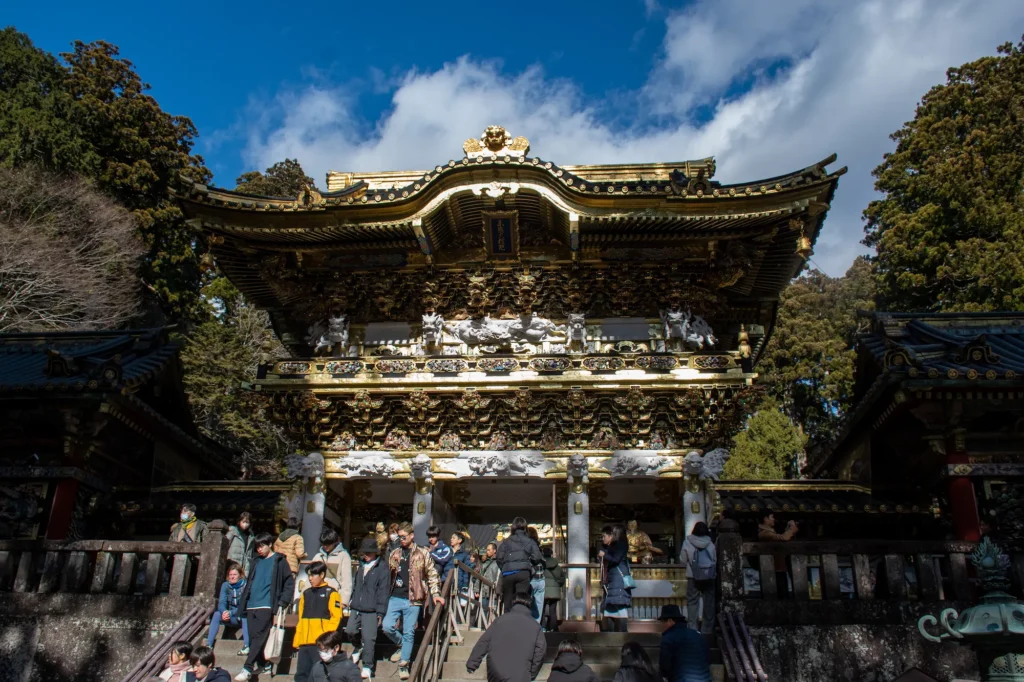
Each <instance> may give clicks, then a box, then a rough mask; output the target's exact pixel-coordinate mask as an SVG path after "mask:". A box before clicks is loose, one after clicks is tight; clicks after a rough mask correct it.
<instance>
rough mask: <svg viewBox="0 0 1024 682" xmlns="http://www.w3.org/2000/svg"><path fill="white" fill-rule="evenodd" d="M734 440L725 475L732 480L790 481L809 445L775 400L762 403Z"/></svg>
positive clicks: (766, 400)
mask: <svg viewBox="0 0 1024 682" xmlns="http://www.w3.org/2000/svg"><path fill="white" fill-rule="evenodd" d="M732 440H733V448H732V456H731V457H730V458H729V461H728V462H726V464H725V473H724V474H723V478H726V479H730V480H772V479H780V478H789V477H790V476H791V475H792V473H793V472H794V470H795V469H796V464H797V461H798V459H799V458H800V456H801V454H802V453H803V451H804V447H805V446H806V445H807V436H805V435H804V434H803V433H801V432H800V429H798V428H797V427H796V425H795V424H793V422H792V421H791V420H790V418H789V417H787V416H786V415H785V414H783V412H782V410H780V409H779V405H778V403H776V402H775V401H774V400H773V399H772V398H766V399H765V400H763V401H762V402H761V404H760V406H759V407H758V409H757V411H756V412H755V413H754V414H753V415H752V416H751V417H750V418H749V419H748V420H747V427H746V428H745V429H744V430H743V431H740V432H739V433H737V434H736V435H735V436H733V439H732Z"/></svg>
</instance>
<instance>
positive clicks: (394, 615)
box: [383, 597, 420, 663]
mask: <svg viewBox="0 0 1024 682" xmlns="http://www.w3.org/2000/svg"><path fill="white" fill-rule="evenodd" d="M419 617H420V607H419V605H415V606H414V605H412V604H410V603H409V600H408V599H406V598H405V597H391V599H389V600H388V612H387V615H386V616H384V623H383V627H384V634H385V635H387V637H388V639H390V640H391V641H392V642H394V643H395V644H400V645H401V647H402V661H403V662H405V663H409V662H411V661H412V645H413V641H414V640H415V639H416V621H417V620H419ZM399 618H401V619H402V631H401V632H399V631H398V619H399Z"/></svg>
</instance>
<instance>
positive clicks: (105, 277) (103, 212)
mask: <svg viewBox="0 0 1024 682" xmlns="http://www.w3.org/2000/svg"><path fill="white" fill-rule="evenodd" d="M143 253H144V249H143V246H142V243H141V241H140V240H139V238H138V236H137V235H136V220H135V218H134V216H132V214H131V213H129V212H128V211H127V210H125V209H124V208H122V207H121V206H120V205H118V204H117V203H116V202H114V201H113V200H112V199H110V198H109V197H107V196H105V195H103V194H101V193H99V192H98V191H96V189H94V188H93V187H92V185H91V184H90V183H87V182H85V181H84V180H77V179H66V178H65V179H62V178H56V177H53V176H52V175H50V174H47V173H45V172H43V171H41V170H40V169H38V168H36V167H34V166H26V167H24V168H19V169H11V168H0V332H27V331H52V330H92V329H116V328H118V327H121V326H122V325H124V324H125V323H126V322H128V321H129V320H130V319H131V318H132V317H133V316H134V315H136V314H137V312H138V308H139V303H140V300H141V293H142V292H141V285H140V282H139V279H138V276H137V275H136V269H137V267H138V264H139V261H140V260H141V258H142V255H143Z"/></svg>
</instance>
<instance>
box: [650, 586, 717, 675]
mask: <svg viewBox="0 0 1024 682" xmlns="http://www.w3.org/2000/svg"><path fill="white" fill-rule="evenodd" d="M658 620H660V621H661V622H662V623H664V631H663V632H662V635H661V655H660V657H659V659H658V667H659V669H660V671H661V676H662V677H664V678H665V679H666V680H668V682H711V655H710V652H709V651H708V644H707V642H706V641H705V639H704V635H702V634H700V633H699V632H697V631H696V630H691V629H690V628H688V627H686V616H684V615H683V612H682V611H680V610H679V606H678V605H677V604H668V605H666V606H662V607H661V616H660V617H659V618H658Z"/></svg>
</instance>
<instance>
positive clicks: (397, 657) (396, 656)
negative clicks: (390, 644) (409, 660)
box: [388, 649, 402, 663]
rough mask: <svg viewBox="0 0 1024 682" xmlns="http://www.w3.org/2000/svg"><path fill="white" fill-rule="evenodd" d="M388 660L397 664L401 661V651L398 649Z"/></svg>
mask: <svg viewBox="0 0 1024 682" xmlns="http://www.w3.org/2000/svg"><path fill="white" fill-rule="evenodd" d="M388 660H389V661H391V662H392V663H398V662H399V661H401V660H402V650H401V649H399V650H398V651H396V652H395V653H393V654H391V658H389V659H388Z"/></svg>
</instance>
